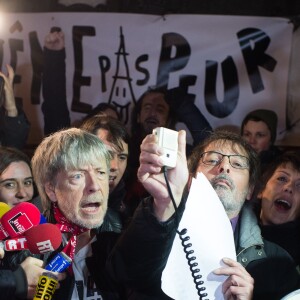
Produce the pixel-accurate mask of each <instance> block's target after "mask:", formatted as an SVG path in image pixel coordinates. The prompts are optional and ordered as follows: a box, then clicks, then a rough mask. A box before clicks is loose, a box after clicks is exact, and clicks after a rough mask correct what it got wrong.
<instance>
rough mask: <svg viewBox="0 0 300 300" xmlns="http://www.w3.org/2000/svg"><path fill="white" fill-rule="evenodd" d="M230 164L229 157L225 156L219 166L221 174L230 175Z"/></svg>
mask: <svg viewBox="0 0 300 300" xmlns="http://www.w3.org/2000/svg"><path fill="white" fill-rule="evenodd" d="M230 168H231V165H230V162H229V157H228V156H224V157H223V159H222V161H221V162H220V164H219V172H220V173H223V172H225V173H229V172H230Z"/></svg>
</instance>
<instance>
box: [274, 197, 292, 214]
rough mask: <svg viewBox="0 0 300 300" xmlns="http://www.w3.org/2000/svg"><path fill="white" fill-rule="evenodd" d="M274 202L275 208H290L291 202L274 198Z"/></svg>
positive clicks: (286, 209) (282, 209) (283, 209)
mask: <svg viewBox="0 0 300 300" xmlns="http://www.w3.org/2000/svg"><path fill="white" fill-rule="evenodd" d="M274 204H275V206H276V208H278V209H279V210H281V211H288V210H290V209H291V208H292V205H291V203H289V202H288V201H286V200H283V199H279V200H276V201H275V202H274Z"/></svg>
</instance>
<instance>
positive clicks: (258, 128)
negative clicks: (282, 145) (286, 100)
mask: <svg viewBox="0 0 300 300" xmlns="http://www.w3.org/2000/svg"><path fill="white" fill-rule="evenodd" d="M276 134H277V115H276V113H275V112H274V111H271V110H267V109H257V110H254V111H251V112H250V113H248V114H247V115H246V117H245V118H244V120H243V122H242V126H241V135H242V137H243V138H244V139H245V140H246V141H247V142H248V143H249V144H250V145H251V147H252V148H253V149H254V150H255V151H256V152H257V153H258V154H259V157H260V162H261V168H262V170H264V169H265V168H266V166H267V165H268V164H269V163H270V162H271V161H273V160H274V159H275V158H276V157H277V156H279V155H280V154H281V151H280V150H279V149H278V148H277V147H276V146H274V143H275V141H276Z"/></svg>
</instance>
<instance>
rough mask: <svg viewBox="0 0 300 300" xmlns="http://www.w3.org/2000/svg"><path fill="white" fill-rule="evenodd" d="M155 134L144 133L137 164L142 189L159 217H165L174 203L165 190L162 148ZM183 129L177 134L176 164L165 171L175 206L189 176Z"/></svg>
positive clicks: (165, 218)
mask: <svg viewBox="0 0 300 300" xmlns="http://www.w3.org/2000/svg"><path fill="white" fill-rule="evenodd" d="M156 139H157V137H156V136H155V135H153V134H151V135H148V136H146V138H145V139H144V140H143V142H142V145H141V155H140V167H139V169H138V179H139V181H140V182H141V183H142V184H143V185H144V187H145V189H146V190H147V191H148V192H149V193H150V195H152V196H153V198H154V202H153V209H154V212H155V215H156V217H157V219H158V220H159V221H162V222H163V221H166V220H168V219H169V218H170V217H171V216H172V215H173V213H174V206H173V203H172V201H171V198H170V196H169V193H168V189H167V185H166V181H165V178H164V175H163V173H162V167H163V163H162V159H161V157H160V155H162V153H163V148H161V147H159V146H158V145H157V144H156ZM185 147H186V133H185V131H184V130H182V131H180V132H179V134H178V154H177V163H176V167H175V168H173V169H169V170H168V171H167V175H168V180H169V183H170V188H171V190H172V193H173V196H174V200H175V202H176V204H177V206H178V205H179V203H180V200H181V198H182V194H183V190H184V188H185V186H186V183H187V180H188V170H187V162H186V154H185Z"/></svg>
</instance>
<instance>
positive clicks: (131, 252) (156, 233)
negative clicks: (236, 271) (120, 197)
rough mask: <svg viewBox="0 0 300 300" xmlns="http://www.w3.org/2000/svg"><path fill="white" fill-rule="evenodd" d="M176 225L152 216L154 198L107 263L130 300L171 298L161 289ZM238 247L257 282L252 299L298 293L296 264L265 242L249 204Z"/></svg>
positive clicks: (141, 210)
mask: <svg viewBox="0 0 300 300" xmlns="http://www.w3.org/2000/svg"><path fill="white" fill-rule="evenodd" d="M184 198H185V199H186V197H184ZM182 203H184V201H182ZM182 203H181V207H182V206H183V204H182ZM175 225H176V221H175V220H174V217H173V218H171V219H170V220H169V221H167V222H165V223H159V222H158V221H157V220H156V218H155V217H154V215H152V212H151V199H147V200H146V201H144V202H143V205H142V206H139V208H138V209H137V211H136V215H135V216H134V219H133V222H132V223H131V224H130V226H129V228H128V230H127V231H126V232H125V234H124V235H123V236H122V238H121V239H120V240H119V241H118V243H117V245H116V247H115V248H114V251H113V253H112V256H111V257H110V262H109V264H110V273H111V275H112V276H113V277H114V278H115V279H116V280H118V281H119V282H121V283H124V284H126V285H127V286H128V287H130V288H131V289H132V294H131V298H129V299H132V300H133V299H139V300H140V299H153V300H160V299H170V298H168V297H167V296H166V295H165V294H164V293H163V292H162V291H161V288H160V286H161V275H162V271H163V269H164V267H165V265H166V262H167V258H168V255H169V253H170V251H171V248H172V243H173V239H174V237H175V234H176V226H175ZM235 242H236V250H237V260H238V261H239V262H241V263H242V264H243V265H244V266H245V267H246V270H247V271H248V272H249V273H250V275H251V276H252V277H253V278H254V282H255V287H254V297H253V300H260V299H264V300H266V299H272V300H276V299H280V298H281V297H282V296H284V295H285V294H287V293H289V292H291V291H293V290H295V289H297V288H299V276H298V274H297V272H296V269H295V265H294V263H293V260H292V259H291V257H290V256H289V254H288V253H287V252H286V251H285V250H283V249H282V248H280V247H279V246H277V245H276V244H273V243H270V242H268V241H265V240H263V239H262V238H261V235H260V229H259V226H258V224H257V219H256V217H255V215H254V213H253V211H252V209H251V208H250V207H249V205H248V204H245V205H244V207H243V209H242V212H241V214H240V217H239V222H238V224H237V227H236V230H235Z"/></svg>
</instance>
